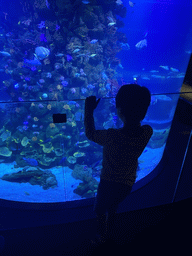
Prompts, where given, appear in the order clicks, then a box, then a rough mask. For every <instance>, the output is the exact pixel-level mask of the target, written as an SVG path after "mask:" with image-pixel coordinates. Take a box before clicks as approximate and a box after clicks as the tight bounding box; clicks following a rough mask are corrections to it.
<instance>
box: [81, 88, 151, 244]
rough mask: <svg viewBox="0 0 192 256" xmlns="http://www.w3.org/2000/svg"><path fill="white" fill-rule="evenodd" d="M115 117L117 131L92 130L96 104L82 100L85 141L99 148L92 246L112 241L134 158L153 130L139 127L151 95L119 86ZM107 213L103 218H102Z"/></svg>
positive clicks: (92, 98) (128, 189) (132, 177)
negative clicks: (98, 171)
mask: <svg viewBox="0 0 192 256" xmlns="http://www.w3.org/2000/svg"><path fill="white" fill-rule="evenodd" d="M115 100H116V108H117V115H118V116H119V118H120V119H121V120H122V121H123V123H124V126H123V127H122V128H120V129H114V128H109V129H107V130H95V125H94V119H93V111H94V109H95V108H96V107H97V105H98V103H99V101H100V99H99V100H97V101H96V97H95V96H90V97H87V98H86V101H85V115H84V125H85V134H86V136H87V138H88V139H89V140H92V141H94V142H95V143H98V144H99V145H101V146H103V162H102V166H103V168H102V170H101V175H100V183H99V186H98V190H97V196H96V200H95V205H94V211H95V212H96V215H97V235H96V237H95V239H94V240H92V243H93V244H94V243H100V244H102V243H103V242H105V241H106V239H107V238H111V239H114V232H115V230H114V223H115V216H116V211H117V208H118V205H119V204H120V203H121V202H122V201H123V200H124V199H125V198H126V197H127V196H128V195H129V194H130V192H131V189H132V186H133V184H134V183H135V180H136V170H137V166H138V158H139V157H140V155H141V154H142V152H143V150H144V149H145V147H146V145H147V144H148V142H149V140H150V138H151V136H152V134H153V129H152V128H151V126H149V125H143V126H141V123H140V122H141V121H142V120H143V119H144V117H145V115H146V113H147V110H148V107H149V105H150V102H151V93H150V91H149V90H148V89H147V88H146V87H144V86H143V87H142V86H140V85H138V84H127V85H123V86H122V87H121V88H120V89H119V91H118V93H117V95H116V99H115ZM106 213H107V214H106Z"/></svg>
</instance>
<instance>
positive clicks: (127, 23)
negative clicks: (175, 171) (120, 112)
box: [0, 0, 192, 202]
mask: <svg viewBox="0 0 192 256" xmlns="http://www.w3.org/2000/svg"><path fill="white" fill-rule="evenodd" d="M63 2H64V3H62V4H60V5H59V3H60V2H59V1H58V3H57V2H55V1H52V0H48V1H44V0H41V1H35V0H34V1H30V3H28V1H13V0H11V1H7V2H4V1H2V0H1V1H0V102H2V103H0V163H1V164H0V177H1V178H2V177H8V176H4V175H6V174H7V175H9V177H12V180H10V181H8V180H6V179H0V183H1V188H2V189H1V193H0V198H4V199H9V200H15V201H24V202H61V201H70V200H80V199H82V198H90V197H94V196H95V195H96V193H97V187H98V183H99V179H100V171H101V161H102V147H101V146H99V145H97V144H95V143H93V142H91V141H89V140H87V138H86V136H85V130H84V123H83V121H84V120H83V118H84V116H83V114H84V100H85V98H86V97H87V96H90V95H95V96H96V97H97V98H102V100H101V101H100V103H99V105H98V107H97V109H96V110H95V112H94V118H95V126H96V129H108V128H110V127H116V128H120V127H122V125H123V124H122V122H121V121H120V120H119V119H118V117H117V113H116V108H115V95H116V93H117V91H118V89H119V88H120V87H121V86H122V85H123V84H126V83H137V84H139V85H142V86H146V87H147V88H148V89H149V90H150V91H151V93H152V98H151V104H150V106H149V109H148V112H147V115H146V117H145V119H144V120H143V122H142V125H143V124H149V125H151V126H152V128H153V136H152V137H151V139H150V141H149V143H148V145H147V147H146V148H145V150H144V152H143V154H142V155H141V157H140V158H139V167H138V170H137V180H136V182H138V181H139V180H141V179H144V178H145V177H146V176H147V175H148V174H149V173H150V172H152V171H153V170H154V168H155V167H156V166H157V165H158V163H159V161H160V160H161V157H162V155H163V151H164V148H165V145H166V141H167V138H168V135H169V131H170V128H171V123H172V119H173V116H174V112H175V108H176V106H177V101H178V98H179V91H180V89H181V86H182V82H183V80H184V77H185V72H186V69H187V65H188V61H189V58H190V55H191V51H192V26H191V24H192V20H190V19H191V7H192V4H191V1H185V3H182V2H181V1H178V0H175V1H171V0H169V1H144V0H139V1H137V2H136V3H134V2H130V1H125V0H123V1H120V0H118V1H115V0H114V1H113V0H111V2H110V1H105V0H103V1H100V0H98V1H93V2H92V1H91V0H90V1H87V3H86V2H81V1H79V2H78V3H77V2H76V5H75V4H74V3H73V1H71V4H72V6H71V7H70V6H67V5H66V3H65V1H63ZM74 2H75V1H74ZM109 2H110V5H108V4H107V3H109ZM57 4H58V5H57ZM125 8H126V15H125ZM10 102H11V103H10ZM55 113H62V114H66V116H67V122H66V123H60V124H58V123H56V124H54V123H53V118H52V115H53V114H55ZM114 120H116V123H114ZM26 159H27V160H26ZM26 170H27V172H28V173H29V171H30V172H32V173H33V175H32V174H31V176H30V177H31V178H30V179H29V178H28V177H27V175H26V177H24V176H25V173H26ZM18 172H19V174H17V173H18ZM42 172H43V175H42ZM74 173H76V174H74ZM14 175H16V176H14ZM46 175H47V176H46ZM13 177H14V178H13ZM15 177H17V179H16V178H15ZM18 177H19V178H18ZM87 179H89V180H90V182H89V183H86V182H85V180H87ZM37 195H38V196H37Z"/></svg>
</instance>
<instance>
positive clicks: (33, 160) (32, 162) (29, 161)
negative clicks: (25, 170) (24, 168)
mask: <svg viewBox="0 0 192 256" xmlns="http://www.w3.org/2000/svg"><path fill="white" fill-rule="evenodd" d="M23 160H25V161H26V162H27V163H28V164H29V165H31V166H37V165H38V162H37V160H36V159H34V158H25V157H23Z"/></svg>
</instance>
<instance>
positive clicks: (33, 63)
mask: <svg viewBox="0 0 192 256" xmlns="http://www.w3.org/2000/svg"><path fill="white" fill-rule="evenodd" d="M24 63H26V64H27V65H29V66H40V65H42V64H41V62H40V61H39V60H38V59H37V58H34V59H33V60H28V59H24Z"/></svg>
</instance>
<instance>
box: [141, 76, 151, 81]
mask: <svg viewBox="0 0 192 256" xmlns="http://www.w3.org/2000/svg"><path fill="white" fill-rule="evenodd" d="M141 79H143V80H150V78H149V77H148V76H142V77H141Z"/></svg>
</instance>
